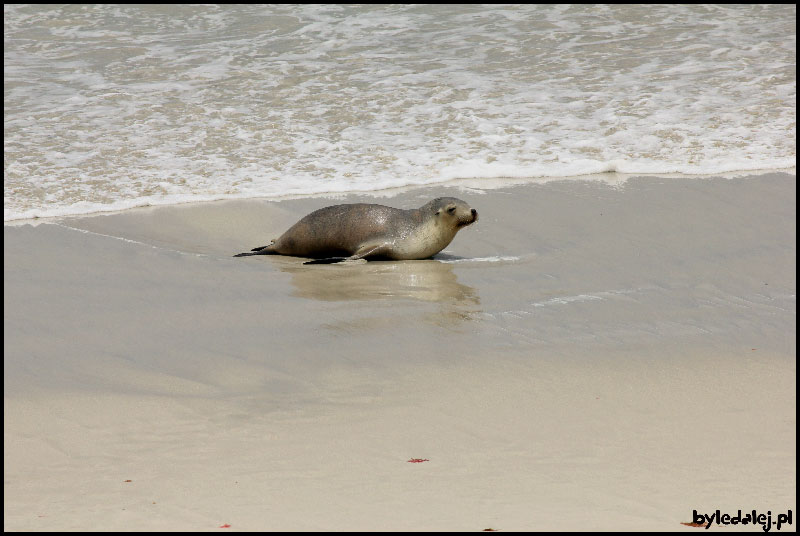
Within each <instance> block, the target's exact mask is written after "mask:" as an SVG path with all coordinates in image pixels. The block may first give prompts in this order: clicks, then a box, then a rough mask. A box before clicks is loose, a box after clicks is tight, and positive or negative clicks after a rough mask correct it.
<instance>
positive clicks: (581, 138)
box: [3, 4, 796, 221]
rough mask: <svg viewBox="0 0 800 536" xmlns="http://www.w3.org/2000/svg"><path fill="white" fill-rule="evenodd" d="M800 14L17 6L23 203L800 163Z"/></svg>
mask: <svg viewBox="0 0 800 536" xmlns="http://www.w3.org/2000/svg"><path fill="white" fill-rule="evenodd" d="M795 28H796V7H795V6H793V5H777V6H761V5H744V6H728V5H726V6H697V5H691V6H674V5H669V6H619V5H613V6H592V5H576V6H534V5H523V6H498V5H490V6H477V5H468V6H452V5H438V6H431V5H428V6H376V5H362V6H335V5H326V6H309V5H301V6H287V5H280V6H254V5H238V6H237V5H224V6H186V5H145V6H141V5H138V6H137V5H64V6H45V5H38V4H37V5H5V6H4V72H5V77H4V81H5V83H4V95H5V97H4V114H5V115H4V118H5V120H4V155H5V157H4V162H3V171H4V180H3V186H4V188H3V195H4V202H3V205H4V220H5V221H10V220H18V219H24V218H31V217H47V216H56V215H67V214H84V213H91V212H97V211H104V210H119V209H124V208H128V207H135V206H142V205H152V204H171V203H182V202H190V201H200V200H211V199H223V198H250V197H268V198H269V197H276V198H277V197H282V196H289V195H302V194H319V193H333V192H348V191H378V190H382V189H386V188H392V187H398V186H406V185H416V184H436V183H441V182H444V181H450V180H453V179H474V180H477V181H478V184H480V180H486V181H489V180H493V179H496V178H500V177H514V178H531V179H535V178H538V177H541V178H547V177H565V176H575V175H585V174H594V173H604V172H609V171H615V172H619V173H632V174H635V173H659V174H661V173H680V174H714V173H723V172H735V171H748V170H766V169H781V168H789V167H794V166H795V158H796V123H795V121H796V119H795V116H796V114H795V107H796V74H795V73H796V59H795V58H796V30H795ZM474 180H473V183H474V182H475V181H474ZM487 183H488V182H487Z"/></svg>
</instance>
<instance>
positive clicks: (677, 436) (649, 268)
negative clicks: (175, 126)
mask: <svg viewBox="0 0 800 536" xmlns="http://www.w3.org/2000/svg"><path fill="white" fill-rule="evenodd" d="M439 195H453V196H455V197H461V198H463V199H465V200H467V201H468V202H469V203H470V204H471V205H472V206H474V207H475V208H476V209H477V210H478V212H479V213H480V220H479V221H478V223H477V224H476V225H474V226H470V227H469V228H467V229H464V230H462V231H460V232H459V233H458V235H457V236H456V238H455V240H454V241H453V243H452V244H450V246H448V247H447V248H446V250H445V251H444V252H443V254H440V255H437V256H436V257H434V259H433V260H425V261H402V262H371V263H366V264H363V265H352V266H338V265H321V266H303V265H302V264H301V261H300V259H296V258H291V257H279V256H264V257H255V258H254V257H247V258H243V259H234V258H233V257H232V255H234V254H235V253H238V252H240V251H246V250H247V249H250V248H251V247H253V246H256V245H259V244H261V243H266V242H264V240H267V241H268V240H269V239H270V238H272V237H274V236H277V235H278V234H280V233H281V232H282V231H283V230H285V229H286V228H288V226H289V225H291V224H293V223H294V222H295V221H297V219H299V217H301V216H302V215H304V214H307V213H308V212H310V211H311V210H313V209H316V208H320V207H321V206H324V205H326V204H331V202H330V198H327V197H321V196H317V197H304V198H301V199H293V200H284V201H280V202H275V201H266V200H244V201H240V200H231V201H219V202H213V203H211V202H209V203H192V204H187V205H173V206H167V207H147V208H141V209H136V210H126V211H123V212H118V213H113V214H97V215H91V216H85V217H69V218H60V219H59V220H58V221H47V222H39V223H38V224H37V225H6V226H4V290H5V291H4V311H5V313H4V333H5V335H4V354H5V358H4V466H5V475H4V476H5V482H4V497H5V499H4V520H5V521H4V528H5V530H218V529H219V528H220V527H221V526H223V525H226V524H229V525H230V530H484V529H487V528H493V529H497V530H506V531H508V530H532V529H533V530H569V529H574V530H634V529H642V530H681V529H682V527H683V526H682V525H681V523H683V522H690V521H691V520H692V519H691V516H692V510H693V509H694V510H698V511H699V512H704V513H713V512H714V511H716V510H717V509H720V510H721V511H722V512H723V513H725V512H729V513H735V512H736V510H737V509H739V508H741V509H742V510H745V511H749V510H751V509H758V510H759V511H761V510H763V511H767V510H772V511H773V512H778V511H785V510H787V509H792V510H795V508H796V439H795V436H796V409H795V408H796V357H795V356H796V201H795V198H796V178H795V177H794V176H787V175H785V174H779V173H770V174H765V175H760V176H752V177H748V178H733V179H719V178H709V179H708V180H701V181H698V180H693V179H674V180H673V179H669V180H664V179H663V178H645V177H640V178H631V179H630V180H627V182H626V183H625V186H624V187H621V188H620V187H612V186H609V185H607V184H601V183H596V182H584V181H569V180H565V181H553V182H546V183H540V184H530V183H526V184H519V185H509V184H505V185H502V186H499V187H498V188H496V189H492V190H486V191H481V192H476V191H469V190H464V189H461V188H455V187H443V186H441V185H436V186H434V187H428V188H412V189H409V190H406V191H402V192H397V193H396V194H395V195H393V196H392V197H391V199H390V200H389V201H385V203H386V204H390V205H393V206H399V207H403V208H409V207H412V206H420V205H422V204H423V203H424V202H425V201H426V200H428V199H429V198H430V197H432V196H439ZM341 199H342V200H340V201H337V202H362V201H364V200H367V201H366V202H379V203H384V201H382V200H378V201H376V200H375V198H374V197H371V196H367V195H360V194H359V195H357V194H349V195H346V196H343V197H342V198H341ZM454 261H455V262H454ZM411 459H425V460H428V461H426V462H424V463H408V461H409V460H411ZM747 528H748V527H737V528H735V529H734V528H733V527H728V529H727V530H731V529H733V530H747ZM688 530H692V529H691V528H689V529H688Z"/></svg>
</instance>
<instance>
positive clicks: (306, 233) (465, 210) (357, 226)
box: [234, 197, 478, 264]
mask: <svg viewBox="0 0 800 536" xmlns="http://www.w3.org/2000/svg"><path fill="white" fill-rule="evenodd" d="M477 220H478V212H477V211H476V210H475V209H474V208H470V206H469V205H468V204H466V203H465V202H464V201H461V200H460V199H456V198H455V197H438V198H436V199H434V200H433V201H431V202H430V203H427V204H425V205H423V206H422V207H420V208H418V209H413V210H403V209H399V208H392V207H387V206H383V205H373V204H367V203H357V204H352V205H333V206H330V207H325V208H321V209H319V210H316V211H314V212H312V213H311V214H309V215H308V216H306V217H304V218H303V219H301V220H300V221H299V222H297V223H295V224H294V225H293V226H292V227H291V228H290V229H289V230H288V231H286V232H285V233H283V235H281V237H280V238H278V239H277V240H273V242H272V243H271V244H270V245H268V246H261V247H258V248H253V250H252V251H251V252H250V253H239V254H238V255H234V257H247V256H250V255H290V256H293V257H311V258H314V259H317V260H313V261H308V262H306V263H304V264H330V263H335V262H340V261H344V260H357V259H367V258H369V259H393V260H410V259H427V258H428V257H432V256H433V255H435V254H436V253H439V252H440V251H442V250H443V249H444V248H445V247H447V245H448V244H449V243H450V242H451V241H452V240H453V238H454V237H455V236H456V233H457V232H458V230H459V229H461V228H462V227H466V226H467V225H470V224H472V223H475V222H476V221H477Z"/></svg>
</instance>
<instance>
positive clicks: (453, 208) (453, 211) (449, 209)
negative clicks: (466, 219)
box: [447, 207, 456, 214]
mask: <svg viewBox="0 0 800 536" xmlns="http://www.w3.org/2000/svg"><path fill="white" fill-rule="evenodd" d="M455 211H456V207H450V208H448V209H447V212H449V213H450V214H453V213H455Z"/></svg>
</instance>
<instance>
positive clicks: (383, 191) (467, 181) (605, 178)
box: [3, 167, 797, 226]
mask: <svg viewBox="0 0 800 536" xmlns="http://www.w3.org/2000/svg"><path fill="white" fill-rule="evenodd" d="M776 173H779V174H788V175H795V176H796V175H797V168H794V167H792V168H780V169H756V170H751V171H729V172H725V173H707V174H684V173H619V172H615V171H607V172H605V173H594V174H589V175H566V176H553V177H518V178H514V177H496V178H486V177H484V178H457V179H448V180H445V181H442V182H434V183H429V184H407V185H404V186H393V187H389V188H378V189H375V190H348V191H342V192H334V191H331V192H316V193H309V194H286V195H280V196H262V197H224V196H223V197H212V198H209V199H198V200H186V201H177V202H176V201H164V202H163V203H162V202H156V203H155V204H150V202H147V204H143V205H132V206H127V207H122V208H109V209H97V210H95V211H92V212H86V213H74V214H56V215H51V216H33V217H27V218H18V217H15V218H12V219H9V220H4V222H3V224H4V225H10V226H15V225H35V224H36V222H47V221H52V220H58V219H71V218H83V217H92V216H103V215H114V214H121V213H124V212H127V211H130V210H140V209H152V208H165V207H173V206H182V205H195V204H206V203H221V202H227V201H270V202H275V203H280V202H282V201H292V200H297V199H315V198H322V199H331V200H336V199H343V198H346V197H347V196H368V197H373V198H375V199H381V198H387V197H388V198H391V197H395V196H397V195H401V194H404V193H407V192H411V191H414V190H418V189H431V188H447V189H451V188H458V189H464V190H467V191H471V190H472V191H474V190H477V191H491V190H496V189H500V188H508V187H513V186H521V185H526V184H528V185H543V184H548V183H551V182H562V181H564V182H572V181H586V182H596V183H601V184H606V185H609V186H620V187H622V186H624V185H625V183H626V182H627V181H628V180H630V179H641V178H648V179H652V178H664V179H701V180H707V179H717V178H726V179H735V178H746V177H754V176H759V175H769V174H776ZM143 202H144V201H143Z"/></svg>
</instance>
